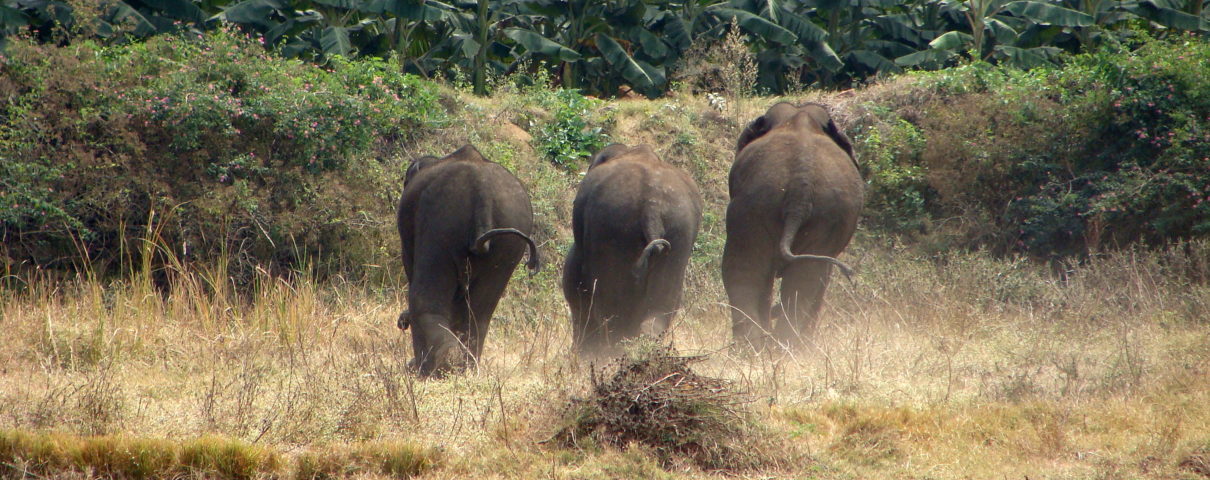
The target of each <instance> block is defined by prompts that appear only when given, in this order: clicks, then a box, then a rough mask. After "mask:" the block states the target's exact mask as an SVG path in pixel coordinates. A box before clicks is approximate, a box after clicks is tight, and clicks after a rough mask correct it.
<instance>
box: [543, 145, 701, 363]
mask: <svg viewBox="0 0 1210 480" xmlns="http://www.w3.org/2000/svg"><path fill="white" fill-rule="evenodd" d="M701 218H702V199H701V193H700V192H699V190H698V187H697V184H696V183H695V182H694V181H693V179H692V178H691V177H689V175H688V174H686V173H685V172H684V171H682V170H681V169H679V168H677V167H675V166H673V165H671V164H668V163H665V162H664V161H662V160H660V158H659V157H658V156H656V154H655V152H653V151H652V150H651V147H649V146H647V145H639V146H635V147H629V146H626V145H622V144H613V145H610V146H608V147H605V148H604V149H603V150H601V151H600V152H599V153H597V154H596V155H595V156H594V157H593V158H592V161H591V164H590V165H589V167H588V172H587V173H586V174H585V175H584V180H583V181H582V182H581V183H580V188H579V190H578V191H577V193H576V198H575V202H574V204H573V207H572V234H573V237H574V238H573V243H572V245H571V248H570V250H569V251H568V253H567V261H566V263H565V264H564V267H563V282H562V283H563V285H562V286H563V295H564V297H566V299H567V303H568V306H569V307H570V310H571V322H572V334H573V340H574V343H575V349H576V350H577V351H578V353H579V354H580V355H581V356H584V357H594V356H600V355H606V354H610V353H613V352H614V350H615V349H616V346H617V343H618V342H619V341H621V340H623V339H628V338H632V337H636V336H638V335H640V334H643V333H649V334H660V333H662V332H664V331H665V330H666V329H667V328H668V325H669V323H670V322H671V321H672V318H673V316H674V315H675V313H676V310H677V309H678V308H680V302H681V292H682V290H683V286H684V277H685V270H686V268H687V267H688V264H689V255H690V253H692V250H693V243H694V241H696V239H697V232H698V228H699V227H700V226H701Z"/></svg>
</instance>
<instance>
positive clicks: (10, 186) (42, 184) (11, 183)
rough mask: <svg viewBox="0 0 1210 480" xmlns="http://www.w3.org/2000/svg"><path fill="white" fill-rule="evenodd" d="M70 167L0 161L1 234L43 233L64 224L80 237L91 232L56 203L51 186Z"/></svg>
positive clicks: (1, 159)
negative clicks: (29, 231) (39, 231)
mask: <svg viewBox="0 0 1210 480" xmlns="http://www.w3.org/2000/svg"><path fill="white" fill-rule="evenodd" d="M70 168H71V167H70V165H67V166H62V167H58V166H55V165H48V164H45V163H43V162H30V163H25V162H18V161H13V160H9V159H5V158H0V185H3V186H4V189H3V190H0V224H3V228H4V230H5V231H6V232H7V231H8V230H10V229H11V230H36V229H45V228H46V227H47V225H48V224H66V225H68V226H70V227H71V228H74V229H75V230H76V231H78V232H80V234H81V235H84V236H88V235H90V234H91V232H90V231H89V230H88V229H87V228H85V227H84V225H83V224H81V223H80V222H79V221H78V220H76V219H75V218H74V217H72V216H71V215H69V214H68V213H67V211H66V210H64V209H63V206H61V205H59V204H58V203H57V202H56V199H55V197H54V195H53V194H54V186H53V185H54V184H55V182H56V181H57V180H58V179H60V178H63V172H64V171H66V170H68V169H70Z"/></svg>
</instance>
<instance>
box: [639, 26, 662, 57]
mask: <svg viewBox="0 0 1210 480" xmlns="http://www.w3.org/2000/svg"><path fill="white" fill-rule="evenodd" d="M635 31H636V32H635V34H636V35H638V37H639V45H640V46H642V47H643V55H645V58H650V59H652V60H653V61H659V60H663V59H664V58H665V57H667V56H668V46H667V45H664V41H663V40H660V39H659V38H657V37H656V36H655V35H654V34H652V33H651V31H650V30H647V29H646V28H636V29H635Z"/></svg>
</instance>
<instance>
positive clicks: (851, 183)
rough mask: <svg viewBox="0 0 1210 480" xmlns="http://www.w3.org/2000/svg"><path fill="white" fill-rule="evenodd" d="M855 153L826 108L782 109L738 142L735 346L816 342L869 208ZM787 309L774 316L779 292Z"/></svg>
mask: <svg viewBox="0 0 1210 480" xmlns="http://www.w3.org/2000/svg"><path fill="white" fill-rule="evenodd" d="M863 187H864V182H863V180H862V178H861V173H860V171H859V169H858V165H857V157H856V156H855V155H854V154H853V146H852V144H851V143H850V142H849V139H848V137H846V136H845V134H844V132H842V131H841V130H840V128H838V127H837V126H836V123H835V122H834V121H833V120H832V117H831V115H830V114H829V113H828V110H827V107H826V106H824V105H820V104H816V103H807V104H803V105H801V106H796V105H793V104H790V103H787V102H780V103H777V104H775V105H773V106H772V107H770V108H769V110H768V111H767V112H766V113H765V114H764V115H762V116H760V117H759V118H757V119H756V120H753V121H752V123H750V124H748V126H747V127H746V128H744V130H743V132H742V133H741V134H740V137H739V140H738V142H737V144H736V154H735V162H734V163H733V164H732V165H731V172H730V175H729V178H728V190H729V192H730V196H731V201H730V203H729V204H728V205H727V219H726V223H727V242H726V245H725V246H724V249H723V264H722V274H723V285H724V287H725V288H726V290H727V297H728V300H729V302H730V305H731V326H732V335H733V337H734V338H735V340H736V341H741V342H742V341H744V340H746V341H747V343H748V345H750V346H753V347H755V348H763V347H764V346H765V345H766V341H767V340H768V339H769V336H770V335H772V337H773V338H775V339H776V340H777V341H779V342H781V343H783V344H786V345H790V346H801V345H802V344H803V342H804V341H805V340H806V339H808V338H810V337H811V335H813V333H814V330H815V326H816V322H817V320H818V317H819V311H820V308H821V307H822V305H823V295H824V291H825V290H826V289H827V287H828V283H829V277H830V274H831V268H832V266H836V267H838V268H839V269H840V270H841V272H842V273H844V274H845V275H846V276H849V275H851V273H852V269H850V268H849V267H848V266H847V265H845V264H844V263H843V262H841V261H839V260H837V259H836V257H837V256H839V255H840V253H841V252H842V251H844V249H845V247H846V246H848V244H849V241H850V240H851V239H852V237H853V232H854V231H855V230H856V229H857V218H858V216H859V215H860V213H861V207H862V204H863V202H864V191H863V190H864V188H863ZM794 252H799V253H794ZM776 278H781V279H782V282H781V303H780V305H779V306H778V307H777V308H775V310H776V312H771V310H772V309H774V308H773V307H772V305H771V304H772V302H773V300H772V297H773V284H774V280H775V279H776Z"/></svg>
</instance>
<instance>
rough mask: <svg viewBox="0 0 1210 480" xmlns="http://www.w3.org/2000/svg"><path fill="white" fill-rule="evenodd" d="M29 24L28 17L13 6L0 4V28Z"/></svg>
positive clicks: (5, 28)
mask: <svg viewBox="0 0 1210 480" xmlns="http://www.w3.org/2000/svg"><path fill="white" fill-rule="evenodd" d="M28 24H29V17H26V16H25V14H24V13H22V12H21V11H20V10H17V9H15V8H11V7H6V6H4V5H0V30H7V29H9V28H15V27H22V26H25V25H28Z"/></svg>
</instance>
